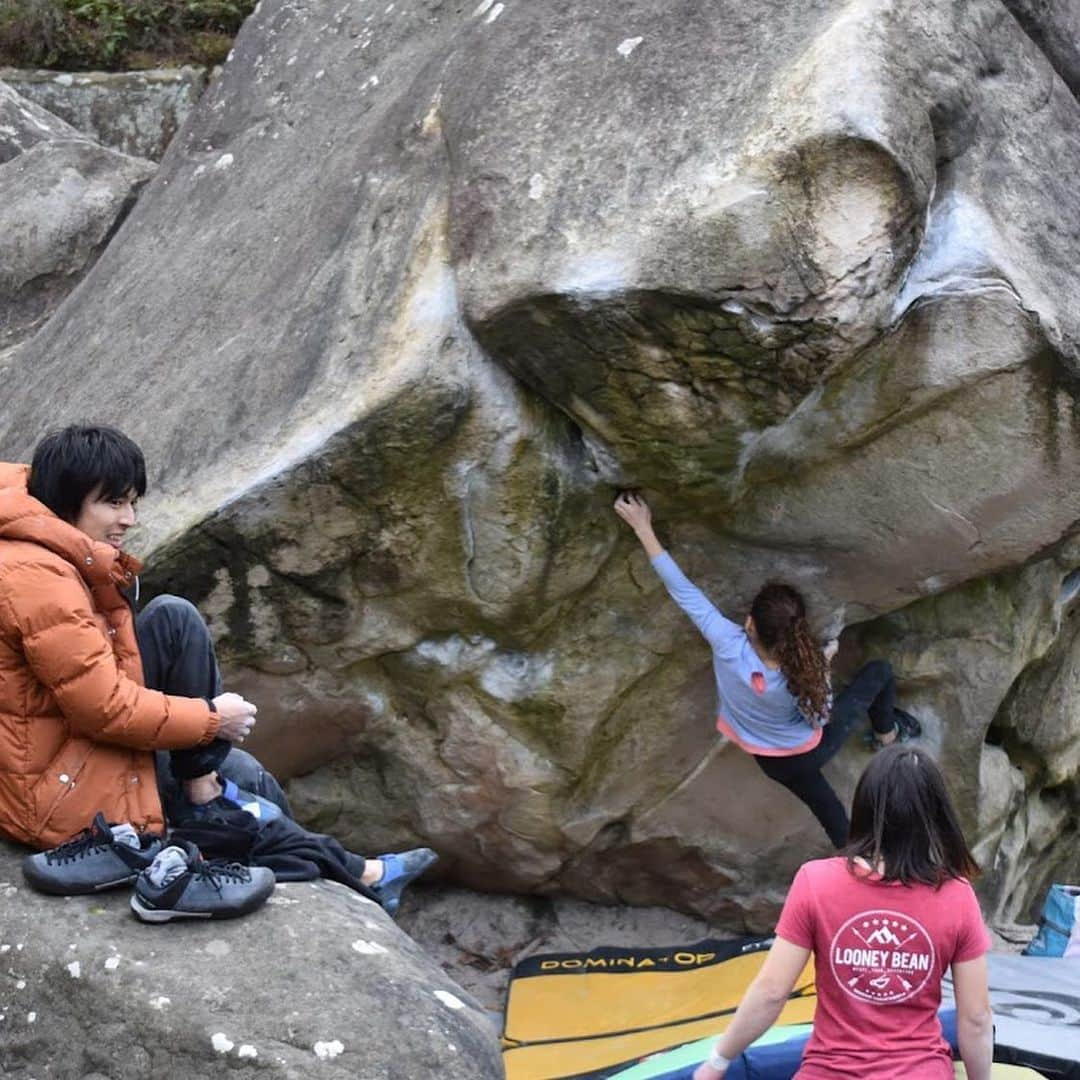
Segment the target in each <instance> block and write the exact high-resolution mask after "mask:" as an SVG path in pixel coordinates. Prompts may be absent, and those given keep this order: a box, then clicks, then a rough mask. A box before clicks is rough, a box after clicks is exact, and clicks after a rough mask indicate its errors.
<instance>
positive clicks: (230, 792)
mask: <svg viewBox="0 0 1080 1080" xmlns="http://www.w3.org/2000/svg"><path fill="white" fill-rule="evenodd" d="M218 779H219V780H220V781H221V787H222V792H221V794H220V795H219V796H218V797H217V798H216V799H211V800H210V801H209V802H208V803H188V806H187V808H186V812H185V814H184V820H189V819H193V820H195V821H199V820H201V819H204V818H210V817H213V816H214V815H215V814H217V813H219V812H220V811H222V810H243V811H245V812H246V813H248V814H250V815H251V816H252V817H253V818H254V819H255V820H256V821H258V822H259V823H260V824H263V825H265V824H266V822H268V821H274V820H275V819H276V818H279V817H281V816H282V809H281V807H280V806H278V805H277V803H273V802H271V801H270V800H269V799H264V798H263V797H262V796H261V795H253V794H252V793H251V792H250V791H244V790H243V788H239V787H237V786H236V784H234V783H233V781H232V780H226V779H225V777H224V776H220V777H218Z"/></svg>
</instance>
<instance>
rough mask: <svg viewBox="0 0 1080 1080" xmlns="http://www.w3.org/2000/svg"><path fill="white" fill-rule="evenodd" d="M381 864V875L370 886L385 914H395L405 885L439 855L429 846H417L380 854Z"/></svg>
mask: <svg viewBox="0 0 1080 1080" xmlns="http://www.w3.org/2000/svg"><path fill="white" fill-rule="evenodd" d="M378 858H379V861H380V862H381V863H382V864H383V873H382V877H381V878H379V880H378V881H376V882H375V884H374V885H372V886H370V888H371V891H372V892H373V893H374V894H375V896H376V898H377V899H378V901H379V903H380V904H382V906H383V910H384V911H385V912H386V913H387V915H396V914H397V909H398V908H399V907H400V906H401V894H402V893H403V892H404V891H405V888H406V886H408V885H411V884H412V882H413V881H415V880H416V879H417V878H418V877H419V876H420V875H421V874H422V873H423V872H424V871H425V870H426V869H427V868H428V867H429V866H434V865H435V864H436V863H437V862H438V861H439V856H438V855H436V854H435V852H434V851H432V850H431V848H426V847H418V848H412V849H411V850H409V851H399V852H397V853H396V854H391V855H380V856H378Z"/></svg>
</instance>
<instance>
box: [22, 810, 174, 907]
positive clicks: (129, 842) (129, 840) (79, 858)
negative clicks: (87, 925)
mask: <svg viewBox="0 0 1080 1080" xmlns="http://www.w3.org/2000/svg"><path fill="white" fill-rule="evenodd" d="M162 846H163V841H162V839H161V837H160V836H151V835H148V834H145V833H138V832H136V831H135V829H134V828H132V826H131V825H127V824H123V825H110V824H108V822H106V820H105V815H104V814H98V815H96V816H95V818H94V820H93V822H92V823H91V825H90V828H89V829H83V831H82V832H81V833H79V835H78V836H76V837H74V839H71V840H68V841H66V842H65V843H63V844H61V845H60V846H59V847H54V848H52V849H50V850H49V851H39V852H38V853H37V854H36V855H28V856H27V857H26V858H25V859H24V860H23V867H22V870H23V877H24V878H26V883H27V884H28V885H29V886H31V887H32V888H34V889H37V890H38V892H43V893H51V894H52V895H53V896H81V895H84V894H85V893H95V892H101V891H102V890H103V889H116V888H119V887H120V886H121V885H130V884H131V883H132V882H133V881H134V880H135V879H136V878H137V877H138V876H139V874H140V872H141V871H143V870H145V869H146V868H147V867H148V866H149V865H150V864H151V863H152V862H153V861H154V857H155V856H156V855H157V853H158V852H159V851H160V850H161V848H162Z"/></svg>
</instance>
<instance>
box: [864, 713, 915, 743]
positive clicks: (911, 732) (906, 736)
mask: <svg viewBox="0 0 1080 1080" xmlns="http://www.w3.org/2000/svg"><path fill="white" fill-rule="evenodd" d="M893 719H894V721H895V723H896V738H895V739H893V741H892V742H891V743H883V742H882V741H881V740H880V739H879V738H878V737H877V735H875V734H874V730H873V728H871V729H870V738H869V742H870V746H871V747H872V748H873V749H874V750H884V749H885V747H886V746H893V745H895V744H896V743H905V742H910V741H911V740H912V739H917V738H918V737H919V736H920V735H921V734H922V724H920V723H919V721H918V719H917V718H916V717H914V716H912V715H911V713H909V712H907V711H906V710H904V709H899V708H896V707H894V708H893Z"/></svg>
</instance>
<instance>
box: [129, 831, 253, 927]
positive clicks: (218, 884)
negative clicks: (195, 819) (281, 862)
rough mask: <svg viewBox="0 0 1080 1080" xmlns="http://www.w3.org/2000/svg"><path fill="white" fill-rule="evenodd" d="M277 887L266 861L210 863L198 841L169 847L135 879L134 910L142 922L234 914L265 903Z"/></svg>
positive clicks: (221, 916) (245, 911)
mask: <svg viewBox="0 0 1080 1080" xmlns="http://www.w3.org/2000/svg"><path fill="white" fill-rule="evenodd" d="M273 891H274V872H273V870H268V869H267V868H266V867H265V866H242V865H241V864H240V863H228V862H206V861H205V860H204V859H203V857H202V856H201V855H200V854H199V849H198V848H197V847H196V846H195V845H194V844H189V843H188V842H187V841H185V840H181V841H180V843H179V844H173V845H171V846H169V847H167V848H165V849H164V850H163V851H162V852H161V853H160V854H159V855H158V857H157V858H156V859H154V861H153V863H152V864H151V865H150V866H149V867H148V868H147V869H146V870H144V871H143V872H142V873H141V874H140V875H139V877H138V880H137V881H136V882H135V892H134V893H133V894H132V897H131V910H132V911H134V912H135V914H136V916H137V917H138V918H140V919H141V920H142V921H143V922H149V923H163V922H170V921H172V920H173V919H235V918H236V917H237V916H239V915H247V914H248V912H251V911H254V910H255V909H256V908H258V907H262V905H263V904H265V903H266V901H267V899H268V898H269V896H270V894H271V893H272V892H273Z"/></svg>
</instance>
